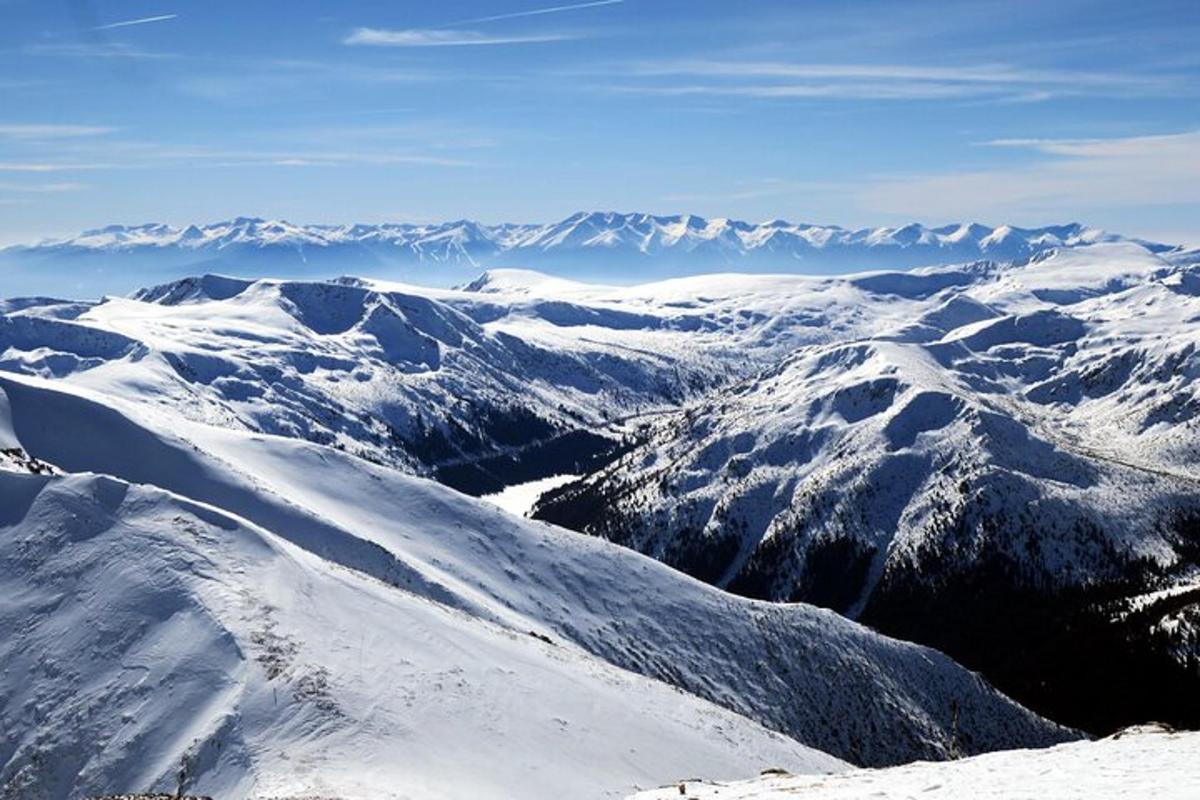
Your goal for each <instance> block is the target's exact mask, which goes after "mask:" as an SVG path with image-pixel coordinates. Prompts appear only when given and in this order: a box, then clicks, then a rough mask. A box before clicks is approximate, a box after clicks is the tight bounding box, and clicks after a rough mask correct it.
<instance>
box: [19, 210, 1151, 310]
mask: <svg viewBox="0 0 1200 800" xmlns="http://www.w3.org/2000/svg"><path fill="white" fill-rule="evenodd" d="M1126 240H1127V239H1126V238H1125V237H1122V236H1120V235H1117V234H1112V233H1107V232H1105V231H1102V230H1100V229H1098V228H1093V227H1088V226H1086V225H1081V224H1079V223H1071V224H1067V225H1051V226H1046V227H1040V228H1018V227H1013V226H1009V225H1001V226H998V227H989V226H986V225H980V224H977V223H962V224H953V225H945V226H940V227H926V226H924V225H919V224H916V223H913V224H910V225H905V226H902V227H876V228H860V229H849V228H842V227H838V226H835V225H810V224H803V223H792V222H787V221H785V220H778V219H777V220H771V221H768V222H762V223H750V222H743V221H740V220H732V219H726V218H712V219H709V218H704V217H699V216H695V215H690V214H685V215H675V216H655V215H651V214H644V213H629V214H622V213H615V212H590V213H589V212H578V213H576V214H572V215H571V216H569V217H567V218H566V219H563V220H561V221H559V222H553V223H546V224H501V225H483V224H481V223H478V222H473V221H470V220H456V221H451V222H441V223H427V224H407V223H382V224H375V225H365V224H350V225H297V224H293V223H290V222H285V221H281V220H264V219H259V218H254V217H238V218H236V219H233V220H227V221H224V222H216V223H212V224H208V225H202V226H201V225H188V226H186V227H182V228H180V227H175V226H171V225H165V224H161V223H151V224H145V225H110V226H107V227H104V228H97V229H94V230H89V231H84V232H83V233H81V234H80V235H78V236H74V237H69V238H65V239H56V240H47V241H43V242H39V243H37V244H32V245H19V246H14V247H9V248H5V249H2V250H0V265H8V266H15V267H16V268H17V269H18V270H21V269H22V268H24V269H34V268H40V269H44V268H46V267H51V268H69V269H74V270H76V271H77V272H78V273H79V276H80V279H81V280H84V281H88V280H94V281H96V282H97V284H98V287H99V288H100V289H101V290H102V291H109V292H112V291H119V292H121V293H124V292H127V291H130V290H132V289H133V288H136V286H139V285H145V283H147V282H154V281H155V280H157V279H163V280H167V279H170V278H174V277H180V276H181V275H183V274H194V273H195V272H197V271H198V270H217V271H222V272H232V273H235V274H238V275H243V276H256V277H257V276H263V275H272V276H274V277H315V276H322V275H323V276H327V277H328V276H332V275H333V274H345V273H348V272H354V273H355V274H370V275H374V276H378V277H388V278H392V279H401V280H415V281H418V282H421V283H434V284H441V285H450V284H452V283H457V282H461V281H463V280H466V279H469V278H471V277H474V274H476V273H477V272H478V270H479V269H481V268H491V267H537V268H539V269H542V270H544V271H548V272H552V273H554V274H557V275H563V276H569V277H576V278H579V277H584V278H593V279H594V278H600V279H604V280H608V281H615V282H625V281H629V280H632V279H634V278H637V279H639V280H644V279H646V278H647V277H658V278H668V277H675V276H679V275H685V274H696V273H703V272H721V271H744V272H773V273H782V272H801V273H814V274H830V273H838V272H853V271H863V270H870V269H882V268H886V269H908V268H912V267H918V266H931V265H940V264H949V263H959V262H965V261H974V260H979V259H989V260H995V261H1014V260H1020V259H1025V258H1029V257H1032V256H1034V255H1037V254H1039V253H1043V252H1046V251H1048V250H1051V249H1055V248H1062V247H1075V246H1078V245H1086V244H1094V243H1097V242H1109V241H1126ZM1140 243H1141V244H1143V245H1144V246H1146V247H1148V249H1150V250H1152V251H1154V252H1166V251H1169V250H1171V249H1172V248H1171V246H1169V245H1165V244H1159V243H1151V242H1140ZM114 266H120V267H121V270H122V273H121V275H119V276H116V275H104V276H103V277H97V276H98V275H103V272H102V271H103V270H104V269H105V268H111V267H114ZM131 273H132V274H131ZM73 275H74V274H73ZM16 277H17V279H18V280H19V279H20V276H19V275H18V276H16ZM147 279H149V280H147ZM122 280H123V281H127V282H129V285H128V286H125V285H123V284H121V285H117V284H116V283H114V282H115V281H122Z"/></svg>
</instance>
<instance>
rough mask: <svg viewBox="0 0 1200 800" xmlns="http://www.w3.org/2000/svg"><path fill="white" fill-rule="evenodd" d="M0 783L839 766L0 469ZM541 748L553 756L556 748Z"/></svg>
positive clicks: (460, 791)
mask: <svg viewBox="0 0 1200 800" xmlns="http://www.w3.org/2000/svg"><path fill="white" fill-rule="evenodd" d="M0 496H3V497H4V498H5V514H4V520H3V521H4V523H5V525H4V527H3V528H2V529H0V530H2V531H3V536H2V537H0V561H2V562H3V563H4V565H5V569H4V570H3V572H2V573H0V590H2V591H3V594H4V597H5V598H6V601H5V603H4V604H3V606H2V607H0V630H2V631H4V636H3V637H0V663H2V664H3V666H4V676H5V677H4V689H3V693H2V694H0V697H3V704H2V706H0V719H3V726H0V727H2V730H3V731H4V733H3V734H2V735H0V753H3V755H4V761H3V764H2V765H0V793H2V794H3V796H5V797H21V798H42V797H45V798H59V797H78V796H81V795H94V794H98V793H101V792H110V791H116V790H122V791H135V790H149V789H156V790H162V791H174V790H175V789H176V788H178V785H179V781H178V772H179V770H180V769H181V768H183V769H185V770H186V774H187V778H186V780H185V783H184V788H186V789H189V790H191V791H194V792H197V793H204V794H207V795H212V796H215V797H221V798H241V797H248V796H262V797H281V796H295V797H300V796H312V795H316V794H319V795H322V796H336V797H340V798H363V800H367V798H370V800H377V799H378V798H390V797H396V798H399V797H409V796H417V797H423V798H459V797H462V796H463V795H464V794H470V795H471V796H473V797H480V798H508V797H514V796H521V797H531V798H535V797H544V798H558V797H562V796H564V795H565V794H572V795H574V796H580V797H608V796H619V795H620V794H622V793H624V792H628V791H629V790H631V789H632V788H634V787H636V786H638V785H641V786H646V785H650V783H651V782H656V781H662V780H664V779H665V778H666V777H667V776H669V775H672V774H691V773H694V772H695V771H696V770H698V769H705V770H709V769H711V770H713V771H715V773H717V774H724V775H737V774H739V773H744V772H745V771H746V770H747V769H752V768H754V766H755V765H773V764H784V765H787V766H788V767H789V768H791V769H795V770H797V771H828V770H836V769H840V768H841V764H840V762H838V761H837V760H836V759H833V758H831V757H829V756H826V755H824V754H822V753H818V752H816V751H813V750H809V749H807V748H804V747H801V746H800V745H798V744H796V743H794V742H792V741H790V740H788V739H786V738H785V737H783V736H780V735H778V734H772V733H770V732H768V731H766V730H764V729H763V728H761V727H759V726H756V725H754V724H753V723H751V722H749V721H748V720H746V719H744V718H740V717H737V716H736V715H734V714H732V713H730V712H727V711H724V710H722V709H718V708H716V707H715V706H712V705H710V704H707V703H705V702H703V701H701V700H699V699H697V698H694V697H692V696H689V695H685V694H682V693H680V692H678V691H675V690H673V689H671V688H670V687H668V686H666V685H664V684H661V683H658V682H655V681H652V680H648V679H646V678H642V677H638V676H635V675H632V674H630V673H628V672H624V671H621V670H619V669H616V668H614V667H612V666H610V665H609V664H607V663H605V662H603V661H601V660H599V659H597V658H594V657H591V656H588V655H587V654H585V653H582V652H581V651H579V650H578V649H576V648H565V647H559V646H555V645H553V644H549V643H545V642H542V641H540V640H539V639H536V638H534V637H532V636H529V635H528V634H525V633H522V632H520V631H517V630H512V629H505V628H502V627H500V626H496V625H492V624H488V623H486V622H484V621H482V620H480V619H478V618H476V617H471V616H467V615H463V614H458V613H454V612H453V611H451V610H450V609H448V608H445V607H443V606H440V605H437V604H434V603H430V602H428V601H427V600H425V599H423V598H421V597H419V596H417V595H414V594H409V593H406V592H400V591H397V590H395V589H393V588H391V587H389V586H387V585H386V584H384V583H381V582H378V581H374V580H371V579H370V578H368V577H366V576H364V575H362V574H359V573H356V572H353V571H348V570H338V569H335V568H333V567H332V565H331V564H330V563H329V562H326V561H323V560H322V559H320V558H319V557H317V556H315V555H313V554H311V553H307V552H304V551H302V550H300V549H299V548H297V547H295V546H292V545H289V544H288V543H286V542H284V541H283V540H281V539H280V538H279V537H277V536H274V535H272V534H270V533H269V532H267V531H265V530H263V529H261V528H256V527H254V526H251V525H248V524H247V523H245V522H244V521H243V520H240V519H238V518H236V517H232V516H229V515H226V514H224V513H222V512H220V511H219V510H216V509H214V508H212V507H210V506H199V505H196V504H194V503H191V502H188V501H185V500H183V499H181V498H179V497H177V496H174V495H170V494H167V493H164V492H162V491H159V490H156V489H153V488H150V487H139V486H130V485H129V484H126V483H123V482H120V481H117V480H114V479H111V478H107V477H101V476H92V475H80V476H70V477H65V478H61V479H46V478H38V477H33V476H19V475H15V474H4V473H0ZM551 754H552V755H551Z"/></svg>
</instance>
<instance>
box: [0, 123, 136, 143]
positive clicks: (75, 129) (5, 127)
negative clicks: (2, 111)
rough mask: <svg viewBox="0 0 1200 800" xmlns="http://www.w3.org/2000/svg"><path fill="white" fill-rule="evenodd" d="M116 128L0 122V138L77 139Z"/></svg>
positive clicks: (106, 132)
mask: <svg viewBox="0 0 1200 800" xmlns="http://www.w3.org/2000/svg"><path fill="white" fill-rule="evenodd" d="M116 130H117V129H116V128H110V127H107V126H102V125H28V124H4V123H0V138H2V139H23V140H38V139H77V138H80V137H86V136H103V135H105V134H108V133H113V132H114V131H116Z"/></svg>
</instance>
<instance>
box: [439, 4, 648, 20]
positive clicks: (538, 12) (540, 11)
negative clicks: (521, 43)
mask: <svg viewBox="0 0 1200 800" xmlns="http://www.w3.org/2000/svg"><path fill="white" fill-rule="evenodd" d="M624 2H625V0H593V2H590V3H572V4H571V5H563V6H546V7H545V8H533V9H530V10H528V11H511V12H509V13H507V14H493V15H492V16H490V17H474V18H472V19H463V20H459V21H457V22H451V23H450V25H449V26H447V27H450V26H454V25H479V24H482V23H484V22H500V21H502V20H506V19H521V18H523V17H540V16H544V15H546V14H562V13H565V12H567V11H583V10H585V9H589V8H600V7H602V6H618V5H621V4H622V3H624Z"/></svg>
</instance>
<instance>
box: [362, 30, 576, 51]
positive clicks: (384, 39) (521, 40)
mask: <svg viewBox="0 0 1200 800" xmlns="http://www.w3.org/2000/svg"><path fill="white" fill-rule="evenodd" d="M575 38H578V37H577V36H573V35H569V34H562V33H544V34H531V35H525V36H490V35H488V34H485V33H480V32H479V31H467V30H447V29H413V30H386V29H382V28H356V29H355V30H354V31H353V32H351V34H350V35H349V36H347V37H346V38H345V39H343V40H342V43H343V44H348V45H365V46H371V47H474V46H489V45H506V44H538V43H542V42H561V41H565V40H568V39H575Z"/></svg>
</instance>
